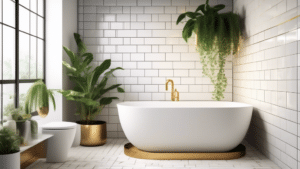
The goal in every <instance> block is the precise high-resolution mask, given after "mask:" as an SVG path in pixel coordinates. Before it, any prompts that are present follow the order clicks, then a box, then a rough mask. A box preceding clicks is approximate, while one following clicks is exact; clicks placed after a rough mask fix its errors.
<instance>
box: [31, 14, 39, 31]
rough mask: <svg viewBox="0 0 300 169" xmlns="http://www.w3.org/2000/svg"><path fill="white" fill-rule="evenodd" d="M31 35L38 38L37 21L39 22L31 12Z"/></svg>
mask: <svg viewBox="0 0 300 169" xmlns="http://www.w3.org/2000/svg"><path fill="white" fill-rule="evenodd" d="M30 17H31V18H30V34H31V35H34V36H36V27H37V25H36V20H37V15H36V14H34V13H32V12H30Z"/></svg>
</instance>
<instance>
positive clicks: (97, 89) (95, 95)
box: [92, 77, 108, 100]
mask: <svg viewBox="0 0 300 169" xmlns="http://www.w3.org/2000/svg"><path fill="white" fill-rule="evenodd" d="M107 81H108V77H103V79H102V80H101V82H100V83H99V84H98V85H97V86H96V87H95V89H94V91H93V95H92V99H94V100H97V99H99V98H100V97H101V94H100V91H101V90H102V89H104V87H105V86H106V83H107Z"/></svg>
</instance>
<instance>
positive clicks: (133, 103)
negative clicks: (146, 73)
mask: <svg viewBox="0 0 300 169" xmlns="http://www.w3.org/2000/svg"><path fill="white" fill-rule="evenodd" d="M204 102H206V103H211V104H213V103H223V104H226V103H230V104H231V106H222V105H221V106H220V105H219V106H215V105H211V106H201V105H197V104H195V105H192V106H191V105H184V104H182V103H189V104H192V103H204ZM147 103H151V104H153V105H149V104H148V105H147ZM155 103H157V104H156V105H155ZM161 103H166V104H161ZM177 103H179V104H181V105H176V104H177ZM145 104H146V105H145ZM174 105H175V106H174ZM117 107H127V108H152V109H155V108H159V109H161V108H163V109H164V108H177V109H179V108H201V109H232V108H253V106H252V105H250V104H246V103H241V102H230V101H179V102H176V101H125V102H121V103H117Z"/></svg>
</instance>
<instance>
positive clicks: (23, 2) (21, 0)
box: [19, 0, 29, 9]
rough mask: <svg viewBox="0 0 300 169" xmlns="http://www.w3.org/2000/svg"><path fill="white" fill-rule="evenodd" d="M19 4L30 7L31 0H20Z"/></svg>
mask: <svg viewBox="0 0 300 169" xmlns="http://www.w3.org/2000/svg"><path fill="white" fill-rule="evenodd" d="M19 4H20V5H23V6H24V7H25V8H27V9H29V0H20V1H19Z"/></svg>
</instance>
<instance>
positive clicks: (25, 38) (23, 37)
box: [19, 32, 30, 79]
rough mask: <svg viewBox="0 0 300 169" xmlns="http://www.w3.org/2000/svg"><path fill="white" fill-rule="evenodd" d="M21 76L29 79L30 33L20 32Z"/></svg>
mask: <svg viewBox="0 0 300 169" xmlns="http://www.w3.org/2000/svg"><path fill="white" fill-rule="evenodd" d="M19 37H20V38H19V44H20V45H19V65H20V67H19V78H20V79H29V69H30V68H29V35H27V34H25V33H22V32H20V33H19Z"/></svg>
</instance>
